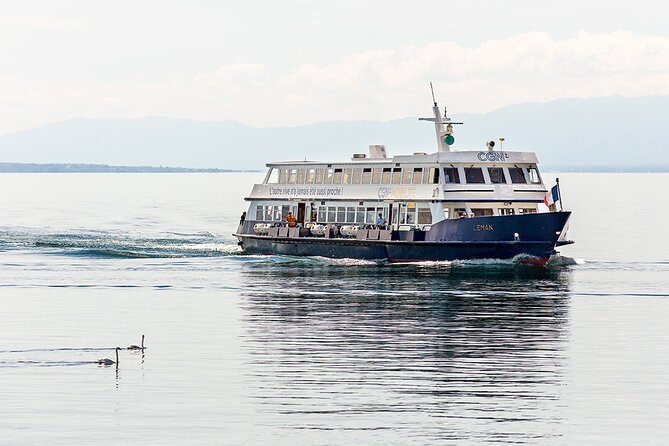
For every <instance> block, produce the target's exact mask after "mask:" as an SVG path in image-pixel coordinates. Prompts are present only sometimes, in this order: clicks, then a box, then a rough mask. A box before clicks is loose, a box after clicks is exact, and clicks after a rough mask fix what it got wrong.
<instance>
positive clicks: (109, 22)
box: [0, 0, 669, 135]
mask: <svg viewBox="0 0 669 446" xmlns="http://www.w3.org/2000/svg"><path fill="white" fill-rule="evenodd" d="M668 12H669V6H667V5H666V4H663V3H662V2H658V1H657V0H653V1H649V0H637V1H635V2H633V3H630V2H622V1H616V0H613V1H611V0H608V1H602V0H587V1H584V0H579V1H575V0H561V1H560V2H554V1H550V2H549V1H544V0H531V1H530V0H468V1H451V0H440V1H432V0H402V1H396V0H384V1H377V0H368V1H365V0H355V1H354V0H336V1H334V0H331V1H322V0H308V1H307V0H282V1H276V0H274V1H266V0H254V1H252V2H250V1H235V2H229V1H222V0H218V1H203V0H191V1H169V0H163V1H154V0H142V1H136V0H135V1H126V0H117V1H115V2H106V3H105V2H91V1H81V0H76V1H75V0H60V1H58V2H54V1H52V0H45V1H37V0H23V1H21V2H2V3H1V4H0V135H4V134H9V133H14V132H18V131H22V130H26V129H29V128H32V127H37V126H41V125H45V124H48V123H52V122H56V121H62V120H66V119H71V118H75V117H90V118H141V117H145V116H165V117H172V118H183V119H195V120H235V121H240V122H243V123H245V124H247V125H251V126H270V127H273V126H277V127H278V126H294V125H300V124H306V123H312V122H320V121H326V120H390V119H395V118H402V117H407V116H417V115H422V114H429V113H430V106H431V100H430V93H429V84H428V83H429V82H430V81H432V82H433V83H434V86H435V93H436V95H437V100H438V101H439V102H440V104H441V105H447V106H448V109H449V111H450V112H451V113H463V112H481V113H484V112H488V111H492V110H495V109H498V108H501V107H504V106H506V105H510V104H515V103H520V102H528V101H529V102H546V101H550V100H553V99H558V98H564V97H582V98H588V97H596V96H611V95H623V96H628V97H637V96H647V95H667V94H669V25H667V23H668V22H667V18H666V17H667V13H668Z"/></svg>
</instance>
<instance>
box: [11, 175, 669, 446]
mask: <svg viewBox="0 0 669 446" xmlns="http://www.w3.org/2000/svg"><path fill="white" fill-rule="evenodd" d="M262 175H263V174H258V173H252V174H146V175H145V174H81V175H79V174H35V175H32V174H3V175H0V187H1V189H2V193H1V194H0V209H1V212H0V216H1V217H0V308H1V311H0V341H1V344H0V391H1V395H2V397H1V398H2V399H1V401H2V404H1V405H0V444H8V445H35V444H40V443H47V444H68V445H88V444H93V443H95V444H103V445H104V444H109V445H118V444H133V445H148V444H155V445H168V444H179V445H181V444H189V445H211V444H225V445H228V444H232V445H234V444H239V445H247V444H277V445H330V444H344V445H361V444H364V445H387V444H417V445H419V444H420V445H429V444H507V443H509V444H511V443H512V444H542V445H543V444H666V443H667V441H668V437H669V435H668V434H669V427H667V426H668V425H669V424H668V423H669V411H668V410H667V407H668V403H667V400H668V398H669V330H668V329H667V320H669V253H668V250H669V231H667V229H666V225H667V220H668V218H667V217H668V216H669V211H668V210H667V209H666V207H665V206H663V203H664V196H665V191H666V190H668V189H669V175H667V174H562V175H560V179H561V186H562V193H563V196H564V204H565V207H566V208H568V209H571V210H573V211H574V215H573V217H572V220H571V230H570V237H571V238H573V239H574V240H576V244H575V245H572V246H569V247H563V248H561V249H560V251H561V252H562V254H563V255H564V256H565V257H567V258H568V259H567V261H564V262H561V263H558V264H555V265H552V266H551V267H549V268H540V267H530V266H523V265H516V264H513V263H512V262H454V263H431V264H430V263H428V264H417V265H391V264H386V263H379V262H359V261H358V262H356V261H345V260H344V261H331V260H325V259H295V258H282V257H263V256H242V255H240V254H239V253H238V251H237V247H236V242H235V240H234V239H233V237H232V236H231V233H232V232H233V231H234V230H235V228H236V224H237V221H238V218H239V214H241V212H242V211H243V210H245V209H244V208H245V203H244V201H243V197H244V196H245V195H246V194H247V193H248V192H249V191H250V188H251V185H252V184H253V183H254V182H256V181H258V180H259V179H260V178H262ZM546 175H547V176H549V175H548V174H546ZM550 176H553V175H550ZM569 259H574V260H575V262H572V261H570V260H569ZM573 263H576V264H573ZM142 334H145V335H146V345H147V346H148V348H147V349H146V350H145V351H144V352H143V353H142V352H129V351H121V353H120V362H119V367H118V369H116V368H115V367H113V366H112V367H102V366H98V365H96V364H94V363H93V361H94V360H95V359H96V358H99V357H102V356H108V357H112V358H113V355H114V351H113V347H115V346H121V347H125V346H127V345H128V344H131V343H139V341H140V336H141V335H142Z"/></svg>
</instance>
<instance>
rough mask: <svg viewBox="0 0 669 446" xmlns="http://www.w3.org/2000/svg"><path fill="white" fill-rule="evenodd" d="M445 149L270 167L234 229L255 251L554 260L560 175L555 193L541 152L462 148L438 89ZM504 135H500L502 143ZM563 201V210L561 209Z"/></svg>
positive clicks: (561, 226) (561, 238) (561, 233)
mask: <svg viewBox="0 0 669 446" xmlns="http://www.w3.org/2000/svg"><path fill="white" fill-rule="evenodd" d="M433 104H434V105H433V107H432V111H433V115H434V116H433V117H430V118H419V119H421V120H426V121H431V122H433V123H434V125H435V132H436V138H437V148H438V150H437V152H435V153H431V154H428V153H424V152H416V153H413V154H411V155H396V156H393V157H388V156H387V153H386V148H385V146H383V145H371V146H369V153H368V154H364V153H355V154H353V156H352V158H351V159H350V161H347V162H330V161H326V162H317V161H282V162H273V163H269V164H267V167H268V171H267V174H266V175H265V178H264V180H263V182H262V183H260V184H255V185H254V186H253V190H252V191H251V194H250V196H248V197H247V198H245V200H246V201H248V204H249V205H248V210H247V212H246V213H245V216H244V217H242V219H241V221H240V224H239V226H238V228H237V231H236V233H235V234H234V235H235V236H236V237H237V239H238V240H239V245H240V246H241V248H242V250H243V251H244V252H246V253H256V254H270V255H274V254H279V255H288V256H322V257H331V258H353V259H385V260H387V261H390V262H417V261H443V260H457V259H461V260H465V259H511V258H520V259H525V260H526V261H528V262H530V263H535V262H536V263H540V264H542V263H545V262H547V261H548V260H549V258H550V257H551V256H552V255H554V254H556V253H557V252H556V250H555V248H556V247H558V246H562V245H567V244H571V243H573V241H571V240H568V239H567V229H568V221H569V217H570V215H571V212H569V211H564V210H563V209H562V197H561V195H560V191H559V180H556V181H558V184H556V186H554V187H552V188H551V189H550V190H547V188H546V186H545V184H544V182H543V179H542V176H541V174H540V172H539V169H538V167H537V163H538V161H537V157H536V155H535V154H534V153H533V152H516V151H506V150H495V142H494V141H489V142H488V143H487V144H486V149H485V150H473V151H472V150H462V151H461V150H453V149H452V148H451V146H452V145H453V144H454V142H455V138H454V136H453V134H454V126H455V125H460V124H462V122H454V121H452V120H451V119H450V118H449V117H448V116H447V113H446V110H444V113H443V115H442V114H441V111H440V108H439V106H438V105H437V102H436V101H435V100H434V94H433ZM502 141H504V139H503V138H500V146H501V142H502ZM558 204H559V205H560V209H559V210H558V209H557V207H558Z"/></svg>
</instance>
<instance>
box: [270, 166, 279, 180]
mask: <svg viewBox="0 0 669 446" xmlns="http://www.w3.org/2000/svg"><path fill="white" fill-rule="evenodd" d="M278 182H279V169H274V168H271V169H270V170H269V172H268V174H267V184H276V183H278Z"/></svg>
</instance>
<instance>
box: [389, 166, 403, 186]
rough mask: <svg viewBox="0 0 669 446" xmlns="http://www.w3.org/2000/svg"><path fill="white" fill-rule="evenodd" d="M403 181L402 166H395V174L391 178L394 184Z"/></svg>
mask: <svg viewBox="0 0 669 446" xmlns="http://www.w3.org/2000/svg"><path fill="white" fill-rule="evenodd" d="M401 181H402V168H401V167H393V174H392V178H391V182H392V183H393V184H400V182H401Z"/></svg>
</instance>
